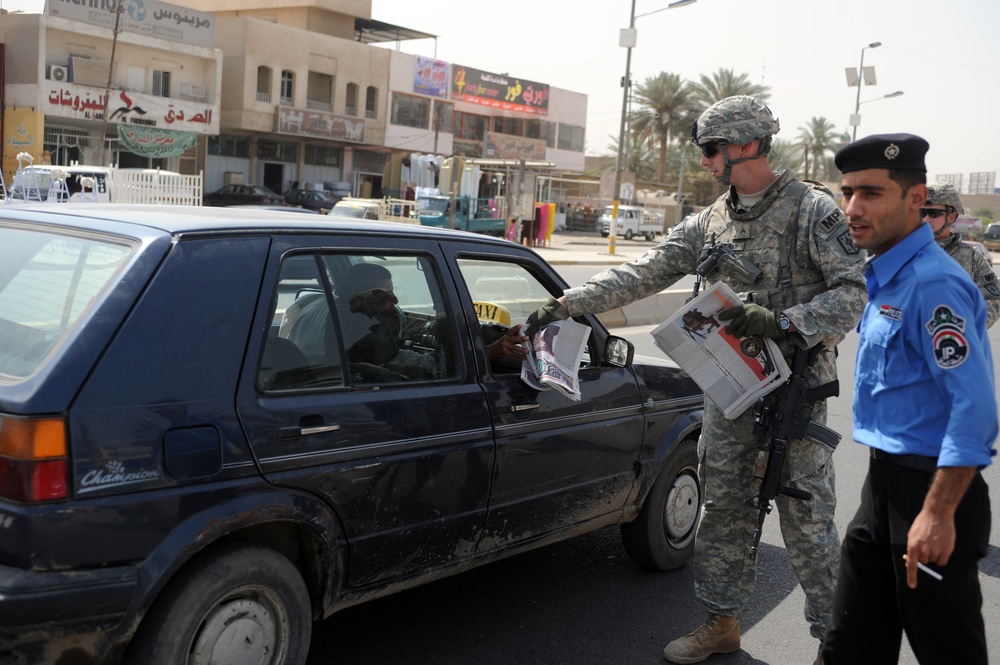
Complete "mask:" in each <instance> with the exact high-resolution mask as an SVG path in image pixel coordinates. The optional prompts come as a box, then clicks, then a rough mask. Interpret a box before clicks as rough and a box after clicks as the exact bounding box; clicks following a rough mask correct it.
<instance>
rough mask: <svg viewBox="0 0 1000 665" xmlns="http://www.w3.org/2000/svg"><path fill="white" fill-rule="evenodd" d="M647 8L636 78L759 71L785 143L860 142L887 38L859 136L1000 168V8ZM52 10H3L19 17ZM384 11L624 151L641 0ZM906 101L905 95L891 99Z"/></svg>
mask: <svg viewBox="0 0 1000 665" xmlns="http://www.w3.org/2000/svg"><path fill="white" fill-rule="evenodd" d="M634 2H635V14H636V16H637V17H638V18H636V21H635V26H636V29H637V30H638V41H637V45H636V47H635V48H634V49H632V63H631V74H632V79H633V81H636V82H642V81H644V80H645V79H646V78H649V77H653V76H655V75H657V74H658V73H660V72H671V73H676V74H679V75H681V76H682V77H683V78H685V79H692V80H697V79H698V77H699V76H700V75H702V74H709V75H710V74H712V73H713V72H715V71H717V70H718V69H719V68H728V69H732V70H734V72H736V73H737V74H741V73H746V74H747V76H748V78H749V79H750V81H752V82H754V83H759V84H763V85H767V86H769V87H770V89H771V97H770V100H769V102H768V104H769V106H770V108H771V110H772V111H773V113H774V115H775V116H776V117H777V118H778V119H779V121H780V123H781V131H780V133H779V134H778V138H781V139H785V140H788V141H793V142H794V141H795V140H796V138H797V137H798V134H799V128H800V127H802V126H804V125H805V124H806V123H807V122H808V121H809V120H810V119H811V118H813V117H820V116H822V117H825V118H827V119H828V120H830V121H831V122H832V123H833V124H834V126H835V127H836V128H837V131H838V133H843V132H845V131H851V128H850V127H849V126H848V122H849V117H850V115H851V114H852V113H854V109H855V104H856V100H857V95H858V88H857V87H848V85H847V79H846V76H845V72H844V70H845V68H847V67H853V68H857V67H858V65H859V61H860V59H861V53H862V48H863V47H865V46H867V45H868V44H870V43H872V42H876V41H878V42H881V43H882V46H880V47H878V48H868V49H865V50H864V64H865V66H866V67H868V66H874V67H875V72H876V76H877V84H876V85H872V86H868V85H865V86H863V87H862V88H861V96H860V101H861V105H860V112H861V124H860V125H859V126H858V129H857V135H858V138H860V137H862V136H867V135H868V134H876V133H890V132H910V133H913V134H919V135H920V136H923V137H924V138H925V139H927V141H928V142H929V143H930V146H931V147H930V151H929V152H928V154H927V158H926V161H927V169H928V177H929V178H931V179H933V178H935V176H936V175H939V174H964V175H963V180H964V184H963V191H964V188H965V187H966V186H967V184H968V178H969V174H970V173H972V172H984V171H988V172H995V171H1000V131H998V128H997V127H996V124H995V123H996V118H997V116H998V115H1000V39H998V38H997V35H996V30H997V26H1000V3H997V2H991V1H988V0H950V1H948V2H941V1H931V0H907V1H906V2H899V1H898V0H837V1H836V2H826V1H823V0H697V3H696V4H693V5H688V6H685V7H678V8H675V9H671V10H668V11H659V12H657V11H656V10H660V9H663V8H664V7H666V6H667V5H668V4H669V2H670V0H634ZM210 4H211V0H206V5H210ZM43 6H44V1H43V0H0V8H3V9H6V10H8V11H17V10H23V11H28V12H40V11H41V10H42V8H43ZM371 7H372V18H374V19H376V20H380V21H384V22H387V23H392V24H395V25H400V26H404V27H407V28H412V29H415V30H420V31H423V32H426V33H430V34H434V35H438V38H437V39H436V40H429V39H424V40H415V41H404V42H401V43H400V44H399V50H400V51H403V52H405V53H414V54H417V55H423V56H429V57H437V58H438V59H439V60H445V61H447V62H451V63H457V64H462V65H466V66H469V67H473V68H476V69H481V70H485V71H489V72H494V73H508V74H509V75H510V76H511V77H522V78H525V79H528V80H531V81H536V82H539V83H546V84H548V85H551V86H556V87H559V88H563V89H567V90H572V91H575V92H581V93H584V94H586V95H587V97H588V99H587V105H588V106H587V117H586V119H585V122H586V126H587V134H586V152H587V154H601V153H608V152H610V151H609V150H608V148H607V146H608V144H609V143H610V142H611V137H615V138H617V136H618V131H619V123H620V120H621V109H622V88H621V87H620V80H621V78H622V77H623V76H624V74H625V60H626V57H625V56H626V49H625V48H622V47H620V46H619V45H618V40H619V32H620V30H621V29H622V28H626V27H628V23H629V16H630V11H631V1H630V0H572V1H570V2H564V1H561V0H504V1H503V2H469V1H468V0H447V1H446V0H424V2H415V1H414V0H371ZM648 12H656V13H652V14H649V15H646V16H643V14H646V13H648ZM388 46H389V47H390V48H395V47H396V45H395V44H390V45H388ZM897 90H901V91H903V95H902V96H898V97H893V98H889V99H885V98H883V96H884V95H887V94H890V93H892V92H895V91H897ZM866 102H867V103H866ZM579 123H580V124H583V123H584V119H583V118H581V119H580V120H579ZM997 185H998V186H1000V179H998V181H997Z"/></svg>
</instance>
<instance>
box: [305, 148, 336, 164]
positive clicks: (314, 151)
mask: <svg viewBox="0 0 1000 665" xmlns="http://www.w3.org/2000/svg"><path fill="white" fill-rule="evenodd" d="M343 154H344V151H343V149H342V148H332V147H330V146H327V145H313V144H311V143H307V144H306V150H305V157H304V161H305V163H306V164H313V165H315V166H340V164H341V162H342V161H343Z"/></svg>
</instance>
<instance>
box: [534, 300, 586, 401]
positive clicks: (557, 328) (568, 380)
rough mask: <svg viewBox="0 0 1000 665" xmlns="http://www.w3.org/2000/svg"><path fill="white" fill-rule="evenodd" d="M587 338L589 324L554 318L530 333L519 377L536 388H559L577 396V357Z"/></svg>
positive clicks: (571, 395) (578, 389)
mask: <svg viewBox="0 0 1000 665" xmlns="http://www.w3.org/2000/svg"><path fill="white" fill-rule="evenodd" d="M589 338H590V326H585V325H583V324H582V323H577V322H576V321H574V320H572V319H567V320H565V321H553V322H552V323H549V324H547V325H544V326H542V327H541V328H539V329H538V330H536V331H533V332H532V333H531V341H530V342H525V348H526V349H527V350H528V357H527V358H525V359H524V361H523V362H522V363H521V379H523V380H524V382H525V383H527V384H528V385H529V386H531V387H532V388H534V389H535V390H558V391H559V392H561V393H562V394H563V395H565V396H566V397H569V398H570V399H571V400H579V399H580V379H579V373H580V361H581V360H583V351H584V349H585V348H586V346H587V340H588V339H589Z"/></svg>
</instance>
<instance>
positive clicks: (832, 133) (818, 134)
mask: <svg viewBox="0 0 1000 665" xmlns="http://www.w3.org/2000/svg"><path fill="white" fill-rule="evenodd" d="M798 141H799V150H800V154H801V155H802V158H803V166H804V168H803V177H805V178H813V179H817V178H820V177H826V178H829V177H830V175H831V174H829V173H826V170H827V166H828V165H827V159H826V157H827V155H828V154H829V153H831V152H833V151H834V150H836V149H837V148H838V147H839V146H840V143H841V139H840V134H838V133H837V132H836V130H835V129H834V126H833V123H831V122H830V121H829V120H827V119H826V118H824V117H822V116H820V117H819V118H815V117H814V118H812V119H810V120H809V122H808V123H806V125H805V126H804V127H799V138H798ZM810 159H811V160H812V171H811V172H810V169H809V166H810Z"/></svg>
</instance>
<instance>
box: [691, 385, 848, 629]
mask: <svg viewBox="0 0 1000 665" xmlns="http://www.w3.org/2000/svg"><path fill="white" fill-rule="evenodd" d="M813 419H814V420H815V421H817V422H820V423H825V421H826V404H825V402H824V403H818V404H816V407H815V412H814V416H813ZM753 425H754V422H753V409H752V408H750V409H748V410H747V411H746V412H744V413H743V414H742V415H740V416H739V417H737V418H735V419H734V420H726V418H725V416H723V415H722V412H721V411H720V410H719V409H718V408H717V407H715V405H714V404H712V403H711V401H710V400H705V421H704V430H703V431H702V434H701V438H700V439H699V441H698V456H699V461H700V463H699V466H698V468H699V475H700V476H701V482H702V487H703V488H704V496H705V503H704V505H703V507H702V515H701V524H700V526H699V527H698V534H697V537H696V540H695V551H694V567H695V595H696V596H697V598H698V600H699V601H700V602H701V603H702V604H703V605H704V608H705V611H706V612H711V613H713V614H722V615H729V616H733V615H738V614H739V612H740V610H742V608H743V606H744V605H745V604H746V603H747V601H748V600H749V598H750V594H751V593H752V592H753V588H754V580H755V577H756V572H757V561H756V560H755V559H754V557H753V556H751V554H750V547H751V545H752V544H753V534H754V530H755V528H756V525H757V516H758V514H759V512H760V511H759V510H758V509H756V508H753V507H751V506H748V505H746V500H747V499H748V498H750V497H752V496H754V495H755V494H756V493H757V491H758V489H759V487H760V480H759V479H758V478H757V477H755V475H754V467H755V465H756V463H757V458H758V451H759V446H760V445H761V443H765V444H766V437H762V438H760V439H758V438H757V437H755V436H754V435H753ZM785 460H786V464H785V469H786V474H787V479H786V480H785V481H784V483H783V484H786V485H790V486H792V487H797V488H799V489H803V490H806V491H807V492H810V493H811V494H812V497H813V498H812V500H810V501H803V500H799V499H792V498H789V497H786V496H784V495H779V496H778V497H777V499H776V500H775V501H774V503H775V505H776V506H777V509H778V515H779V519H780V526H781V535H782V537H783V538H784V541H785V547H786V549H787V551H788V555H789V557H790V558H791V562H792V567H793V569H794V570H795V575H796V576H797V577H798V580H799V584H801V585H802V589H803V591H804V592H805V595H806V603H805V618H806V621H808V622H809V624H810V629H809V630H810V633H811V634H812V635H813V637H817V638H820V639H822V637H823V635H824V634H825V633H826V625H827V620H828V618H829V616H830V610H831V607H832V605H833V592H834V588H835V587H836V584H837V572H838V569H839V567H840V540H839V538H838V536H837V527H836V525H835V524H834V521H833V516H834V509H835V508H836V497H835V495H834V471H833V460H832V459H831V456H830V453H829V452H828V451H826V450H824V449H823V448H821V447H819V446H817V445H816V444H813V443H810V442H808V441H801V440H798V441H792V442H791V443H790V444H789V452H788V455H787V457H786V458H785ZM769 519H774V515H773V514H772V515H771V517H770V518H769Z"/></svg>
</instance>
